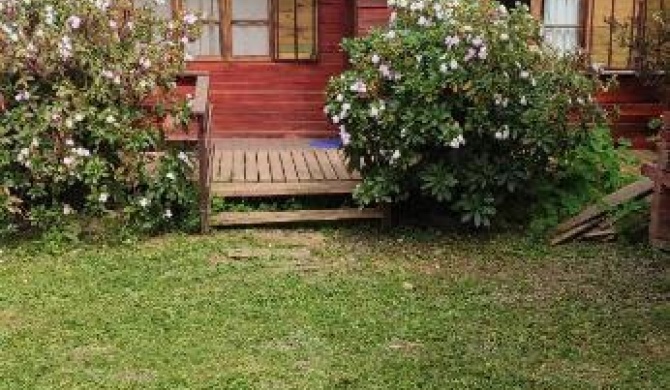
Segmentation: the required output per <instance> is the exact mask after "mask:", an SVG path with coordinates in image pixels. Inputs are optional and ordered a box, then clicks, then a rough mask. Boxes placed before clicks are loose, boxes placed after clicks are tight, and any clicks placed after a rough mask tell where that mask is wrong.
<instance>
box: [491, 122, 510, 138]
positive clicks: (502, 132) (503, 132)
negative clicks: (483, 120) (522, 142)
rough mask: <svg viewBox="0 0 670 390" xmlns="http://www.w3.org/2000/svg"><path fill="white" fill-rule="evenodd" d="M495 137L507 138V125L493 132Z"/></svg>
mask: <svg viewBox="0 0 670 390" xmlns="http://www.w3.org/2000/svg"><path fill="white" fill-rule="evenodd" d="M494 136H495V138H496V139H497V140H500V141H504V140H507V139H509V136H510V131H509V127H508V126H507V125H505V126H503V128H502V130H499V131H497V132H496V133H495V135H494Z"/></svg>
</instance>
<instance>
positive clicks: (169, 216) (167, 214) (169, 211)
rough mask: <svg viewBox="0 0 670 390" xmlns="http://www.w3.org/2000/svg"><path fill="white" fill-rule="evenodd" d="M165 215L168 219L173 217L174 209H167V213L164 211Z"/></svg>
mask: <svg viewBox="0 0 670 390" xmlns="http://www.w3.org/2000/svg"><path fill="white" fill-rule="evenodd" d="M163 216H164V217H165V218H167V219H170V218H172V210H170V209H167V210H165V213H163Z"/></svg>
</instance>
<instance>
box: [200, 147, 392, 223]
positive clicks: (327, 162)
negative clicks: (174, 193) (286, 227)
mask: <svg viewBox="0 0 670 390" xmlns="http://www.w3.org/2000/svg"><path fill="white" fill-rule="evenodd" d="M312 141H313V140H307V139H289V140H283V139H218V140H213V141H212V142H211V151H210V155H211V159H210V161H209V163H208V167H209V175H208V176H209V189H208V193H209V194H208V197H209V198H211V197H223V198H261V197H287V196H323V195H351V194H352V193H353V191H354V190H355V188H356V186H357V185H358V184H359V183H360V182H361V176H360V174H358V173H357V172H352V171H351V170H349V168H348V167H347V163H346V159H345V157H344V155H343V153H342V152H341V151H340V150H338V149H333V148H317V147H313V146H311V143H312ZM383 217H384V213H383V212H381V211H380V210H377V209H366V210H360V209H351V208H344V209H330V210H303V211H290V212H289V211H285V212H281V211H279V212H227V213H219V214H216V215H211V216H210V215H209V213H208V216H207V218H206V220H207V223H208V225H209V226H242V225H259V224H268V223H290V222H313V221H337V220H352V219H382V218H383Z"/></svg>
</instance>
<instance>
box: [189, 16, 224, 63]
mask: <svg viewBox="0 0 670 390" xmlns="http://www.w3.org/2000/svg"><path fill="white" fill-rule="evenodd" d="M188 52H189V53H190V54H191V55H194V56H220V55H221V31H220V28H219V25H218V24H214V23H210V24H207V25H205V26H203V28H202V36H201V37H200V39H198V40H197V41H195V42H191V43H190V44H189V45H188Z"/></svg>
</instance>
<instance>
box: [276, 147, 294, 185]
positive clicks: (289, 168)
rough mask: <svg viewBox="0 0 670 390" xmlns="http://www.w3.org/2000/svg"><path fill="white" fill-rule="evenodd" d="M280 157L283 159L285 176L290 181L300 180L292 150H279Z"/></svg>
mask: <svg viewBox="0 0 670 390" xmlns="http://www.w3.org/2000/svg"><path fill="white" fill-rule="evenodd" d="M279 157H280V159H281V163H282V167H283V168H284V176H285V177H286V181H287V182H288V183H295V182H297V181H298V173H297V172H296V169H295V163H294V162H293V157H292V156H291V152H290V151H288V150H282V151H280V152H279Z"/></svg>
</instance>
